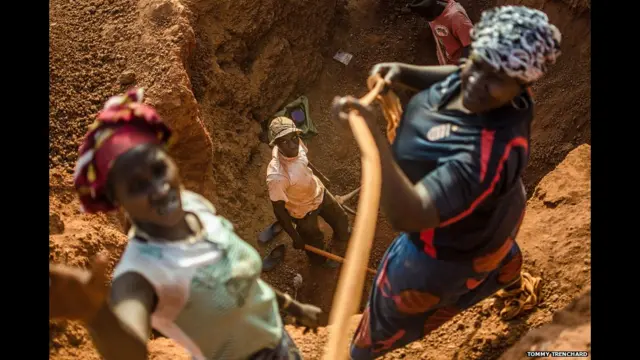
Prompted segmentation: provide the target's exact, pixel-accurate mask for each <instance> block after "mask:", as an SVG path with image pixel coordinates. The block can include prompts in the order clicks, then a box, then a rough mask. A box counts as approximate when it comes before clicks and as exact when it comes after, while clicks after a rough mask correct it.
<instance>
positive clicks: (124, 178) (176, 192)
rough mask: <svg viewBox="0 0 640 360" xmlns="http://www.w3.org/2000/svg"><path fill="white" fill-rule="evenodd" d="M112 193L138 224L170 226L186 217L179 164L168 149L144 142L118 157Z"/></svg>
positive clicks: (112, 171) (112, 182)
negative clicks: (181, 193)
mask: <svg viewBox="0 0 640 360" xmlns="http://www.w3.org/2000/svg"><path fill="white" fill-rule="evenodd" d="M109 180H110V184H111V190H112V193H113V194H112V195H113V197H114V198H115V200H116V202H117V203H118V205H120V206H122V207H123V209H124V210H125V211H126V212H127V214H128V215H129V217H130V218H131V219H132V221H133V222H134V223H135V224H138V225H144V224H152V225H155V226H161V227H171V226H174V225H176V224H178V223H179V222H180V221H181V220H182V219H183V217H184V212H183V211H182V202H181V199H180V178H179V176H178V168H177V166H176V164H175V163H174V162H173V160H172V159H171V158H170V157H169V155H167V153H166V152H164V151H163V150H161V149H160V148H158V147H156V146H148V145H142V146H138V147H136V148H133V149H131V150H129V151H128V152H126V153H125V154H123V155H121V156H120V157H118V158H117V159H116V162H115V164H114V165H113V167H112V168H111V171H110V172H109Z"/></svg>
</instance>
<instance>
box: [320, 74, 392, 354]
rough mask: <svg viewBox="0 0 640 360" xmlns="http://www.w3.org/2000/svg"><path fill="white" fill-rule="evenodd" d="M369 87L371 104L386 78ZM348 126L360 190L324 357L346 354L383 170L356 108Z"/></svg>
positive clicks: (373, 79)
mask: <svg viewBox="0 0 640 360" xmlns="http://www.w3.org/2000/svg"><path fill="white" fill-rule="evenodd" d="M368 85H369V88H370V89H371V91H369V93H367V94H366V95H365V96H364V97H362V98H361V99H360V101H361V102H362V103H364V104H367V105H368V104H371V103H372V102H373V101H374V100H375V99H376V98H377V96H378V95H379V94H380V92H381V91H382V90H383V88H384V85H385V82H384V80H383V79H382V78H380V76H378V75H376V76H375V77H371V78H369V81H368ZM349 126H350V127H351V130H352V131H353V135H354V136H355V139H356V142H357V143H358V146H359V147H360V153H361V161H362V179H361V190H360V191H361V194H360V199H359V201H358V209H357V211H356V218H355V225H354V229H353V233H352V235H351V239H350V240H349V247H348V249H347V255H346V257H345V264H344V268H343V269H342V271H341V272H340V278H339V280H338V289H337V291H336V295H335V296H334V298H333V307H332V309H333V310H332V311H331V315H330V317H329V324H330V325H331V327H332V330H331V332H330V333H329V342H328V344H327V351H326V352H325V354H324V356H323V359H324V360H345V359H347V357H348V353H347V351H348V349H347V347H348V345H349V338H348V336H347V331H348V329H347V325H348V321H349V318H350V317H351V316H352V315H354V314H355V313H356V311H357V310H358V306H359V305H360V299H361V297H362V289H363V287H364V279H365V276H366V273H365V270H366V268H367V263H368V262H369V255H370V253H371V245H372V242H373V236H374V233H375V229H376V222H377V220H378V207H379V205H380V188H381V184H382V173H381V170H380V154H379V152H378V148H377V146H376V144H375V142H374V140H373V136H372V135H371V132H370V130H369V127H368V126H367V124H366V122H365V120H364V119H363V118H362V116H360V115H359V114H358V113H357V112H356V111H351V112H350V113H349Z"/></svg>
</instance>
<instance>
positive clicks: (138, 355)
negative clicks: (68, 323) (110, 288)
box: [87, 303, 147, 360]
mask: <svg viewBox="0 0 640 360" xmlns="http://www.w3.org/2000/svg"><path fill="white" fill-rule="evenodd" d="M87 327H88V328H89V333H90V334H91V338H92V339H93V343H94V345H95V347H96V348H97V349H98V352H100V355H102V357H103V358H104V359H105V360H146V359H147V344H146V340H144V341H143V340H142V339H140V337H138V336H137V335H135V334H134V333H133V332H132V331H131V330H130V329H128V328H127V326H126V325H125V324H123V323H122V322H121V321H120V319H118V317H117V316H116V315H115V314H114V313H113V311H112V310H111V309H110V308H109V306H108V305H107V304H106V303H105V305H104V306H103V307H102V309H101V310H100V311H99V312H98V314H97V315H96V317H95V319H93V321H91V322H90V323H89V324H87Z"/></svg>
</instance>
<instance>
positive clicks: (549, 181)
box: [289, 144, 591, 360]
mask: <svg viewBox="0 0 640 360" xmlns="http://www.w3.org/2000/svg"><path fill="white" fill-rule="evenodd" d="M590 173H591V147H590V146H589V145H586V144H585V145H582V146H580V147H578V148H576V149H575V150H573V151H572V152H571V153H569V155H568V156H567V157H566V159H565V160H564V161H563V162H562V163H561V164H560V165H558V167H557V168H556V169H554V170H553V171H552V172H551V173H549V174H548V175H547V176H545V177H544V178H543V179H542V181H540V183H539V184H538V187H537V188H536V190H535V195H534V196H533V197H532V198H531V199H530V200H529V202H528V206H527V213H526V215H525V218H524V221H523V224H522V228H521V230H520V234H519V235H518V243H519V245H520V247H521V248H522V251H523V254H524V268H525V270H526V271H529V272H530V273H531V274H533V275H534V276H541V277H542V279H543V285H542V292H541V293H542V297H541V298H542V300H541V303H540V305H539V307H538V308H537V309H535V310H533V311H531V312H529V313H525V314H524V315H523V316H521V317H519V318H516V319H514V320H511V321H508V322H504V321H502V320H500V319H499V317H498V310H499V303H497V302H495V301H494V299H487V300H485V301H483V302H481V303H479V304H478V305H476V306H474V307H473V308H471V309H469V310H468V311H466V312H463V313H461V314H459V315H458V316H456V317H454V318H453V319H452V320H451V321H450V322H448V323H446V324H445V325H443V326H442V327H441V328H440V329H438V330H436V331H434V332H433V333H431V334H430V335H429V336H427V337H425V338H424V339H423V340H421V341H418V342H415V343H413V344H410V345H408V346H407V347H406V348H404V349H399V350H396V351H394V352H393V353H390V354H388V355H386V356H384V357H383V359H400V358H407V359H434V360H440V359H441V360H445V359H465V360H466V359H497V358H499V357H500V355H501V354H502V353H503V352H504V351H505V350H507V349H508V348H509V347H510V346H512V345H513V344H514V343H516V342H517V341H518V339H520V338H521V337H522V336H523V335H525V334H526V333H527V332H528V331H529V330H530V329H534V328H537V327H540V326H541V325H543V324H545V323H549V322H550V321H551V320H552V319H553V318H554V316H556V315H554V313H556V312H557V311H558V310H560V309H562V308H563V307H564V306H566V305H567V304H569V303H570V302H571V301H572V299H574V298H575V297H576V296H578V295H580V294H581V293H582V292H584V291H586V290H587V289H588V288H589V287H590V285H591V255H590V249H591V216H590V214H591V180H590ZM560 316H562V315H560ZM585 316H587V317H588V316H590V315H585ZM358 318H359V316H356V317H354V319H353V322H352V324H351V325H352V326H351V331H352V332H353V331H354V330H355V327H356V326H357V321H358ZM574 324H575V323H574V322H564V323H562V322H561V323H560V324H558V326H565V327H566V326H573V325H574ZM545 329H547V330H545ZM555 329H556V328H555V327H553V326H552V327H548V328H544V329H540V330H538V331H537V333H534V335H533V336H534V337H535V338H536V339H537V337H539V336H545V337H546V339H555V338H556V337H558V336H559V335H558V332H556V330H555ZM289 330H290V332H291V333H292V336H293V338H294V340H295V341H296V343H298V344H300V346H301V348H302V349H303V351H304V356H305V359H310V360H313V359H320V358H321V357H320V356H321V354H322V347H323V346H324V343H325V341H326V339H327V336H328V333H329V331H328V330H327V329H321V331H319V332H318V335H317V336H312V335H305V336H302V335H301V331H300V330H298V329H289ZM573 330H575V333H571V331H568V332H564V333H562V334H563V335H562V336H563V338H562V339H559V340H558V341H569V339H570V338H572V337H571V335H575V334H577V335H579V336H583V335H584V334H583V331H584V328H579V329H573ZM573 330H572V331H573ZM535 334H543V335H535ZM523 341H525V340H523ZM526 341H530V340H526ZM576 341H578V340H576ZM583 342H584V341H583ZM580 344H582V343H580V342H576V343H573V345H575V346H578V347H569V348H564V349H563V350H569V349H570V350H576V351H586V350H589V349H588V348H585V347H579V345H580ZM568 345H569V343H567V346H568ZM545 346H546V345H545ZM549 346H551V345H549ZM558 348H559V347H555V348H554V349H558ZM540 350H549V351H551V350H552V349H551V348H543V349H540Z"/></svg>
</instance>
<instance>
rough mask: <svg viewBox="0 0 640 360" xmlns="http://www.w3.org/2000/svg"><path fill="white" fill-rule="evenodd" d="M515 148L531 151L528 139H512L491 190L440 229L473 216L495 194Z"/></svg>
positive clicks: (443, 224)
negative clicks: (476, 209)
mask: <svg viewBox="0 0 640 360" xmlns="http://www.w3.org/2000/svg"><path fill="white" fill-rule="evenodd" d="M514 146H518V147H522V148H524V150H525V151H529V143H528V142H527V139H526V138H524V137H521V136H520V137H517V138H514V139H511V141H509V143H508V144H507V146H505V148H504V152H503V153H502V157H501V158H500V162H498V170H497V171H496V174H495V176H494V177H493V180H492V181H491V184H490V185H489V188H488V189H487V190H485V191H484V192H483V193H482V194H480V196H478V198H477V199H475V200H474V201H473V202H472V203H471V206H469V208H468V209H467V210H465V211H463V212H462V213H460V214H458V215H457V216H454V217H452V218H451V219H449V220H447V221H445V222H443V223H441V224H440V226H439V227H445V226H449V225H451V224H453V223H455V222H458V221H460V220H462V219H464V218H465V217H467V216H468V215H469V214H471V213H472V212H473V210H475V208H476V207H478V205H480V203H481V202H482V201H483V200H484V199H486V198H487V196H489V195H491V193H493V190H494V189H495V187H496V185H497V184H498V182H499V181H500V176H501V174H502V168H503V167H504V163H505V162H506V161H507V159H509V155H510V154H511V149H512V148H513V147H514ZM432 241H433V240H432ZM425 250H426V249H425Z"/></svg>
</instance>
